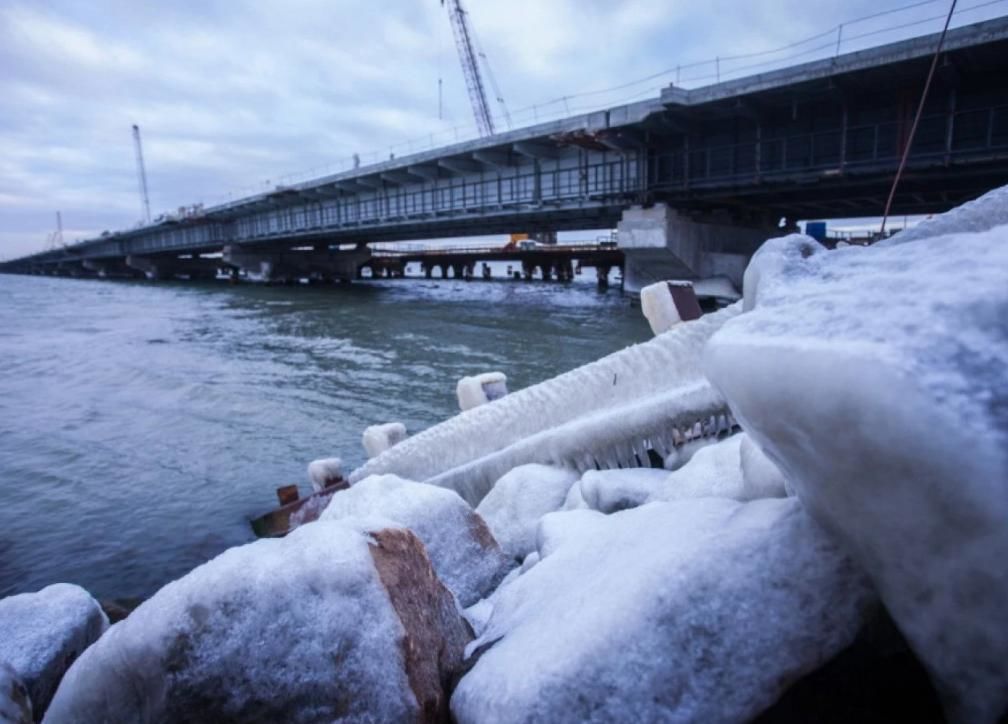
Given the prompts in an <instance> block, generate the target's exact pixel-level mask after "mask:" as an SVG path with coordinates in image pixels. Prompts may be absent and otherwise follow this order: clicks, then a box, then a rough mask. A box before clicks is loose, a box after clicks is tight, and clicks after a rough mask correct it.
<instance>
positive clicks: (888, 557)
mask: <svg viewBox="0 0 1008 724" xmlns="http://www.w3.org/2000/svg"><path fill="white" fill-rule="evenodd" d="M1006 209H1008V190H1006V189H1000V190H999V191H998V192H995V193H994V194H993V195H988V197H985V199H981V200H980V201H978V202H976V203H975V204H973V205H968V206H967V207H963V208H962V209H959V210H955V211H953V212H950V213H949V214H948V215H947V219H946V220H940V219H936V220H934V221H932V222H929V223H928V224H927V225H926V226H925V225H923V224H922V225H921V226H920V227H918V229H921V231H918V230H917V229H914V230H911V231H909V232H903V233H901V234H899V235H897V236H894V237H893V239H892V241H893V243H891V244H885V245H881V244H880V245H876V246H874V247H869V248H860V247H850V248H847V249H841V250H837V251H831V252H824V251H823V252H818V251H817V252H815V253H812V254H809V255H807V256H803V255H802V254H801V252H800V249H801V247H802V246H803V245H805V244H807V242H806V241H803V240H802V239H794V238H792V240H791V241H790V242H787V241H786V240H775V241H776V242H778V244H776V245H775V246H776V247H777V248H766V247H765V248H764V249H761V250H760V252H759V253H758V254H757V256H756V257H754V259H753V263H756V261H757V259H762V262H761V267H762V270H761V271H760V272H759V281H758V284H757V285H756V289H755V290H754V296H755V298H754V300H753V301H754V304H755V308H754V309H753V311H751V312H749V313H747V314H743V315H740V316H738V317H737V318H735V319H734V320H732V321H730V322H728V323H727V324H726V325H725V326H724V327H723V328H722V329H721V330H720V331H719V332H718V333H717V334H715V335H714V337H713V338H712V339H711V341H710V343H709V344H708V346H707V349H706V354H705V362H706V369H707V373H708V376H709V377H710V379H711V380H712V381H713V382H714V384H715V385H716V386H717V387H718V388H719V389H720V390H721V391H722V392H723V393H724V394H725V396H726V397H727V399H728V401H729V403H730V405H731V408H732V410H733V411H734V413H735V415H736V417H737V418H738V419H739V420H740V421H741V423H742V425H743V427H744V428H745V429H746V430H747V432H748V433H749V434H750V435H751V436H752V437H753V439H754V440H755V441H756V442H757V443H758V444H759V446H760V447H761V448H762V449H763V450H765V451H766V452H767V455H768V456H769V457H770V458H771V459H772V460H774V461H775V462H776V463H777V464H778V466H779V468H780V469H781V471H782V472H783V474H784V476H785V477H786V478H787V480H788V483H789V484H790V485H792V486H793V487H794V489H795V491H796V493H797V495H798V497H799V498H800V500H801V501H802V503H803V504H804V505H805V507H806V508H807V509H808V510H809V512H810V513H811V514H812V515H814V516H815V517H816V518H818V519H819V520H820V521H821V522H822V523H823V524H824V525H825V526H827V527H829V528H830V529H832V530H833V531H835V532H836V533H838V534H839V537H840V538H841V539H842V541H843V542H844V543H845V545H846V547H847V549H848V550H849V551H850V552H851V553H852V554H853V555H854V556H855V557H856V559H857V560H858V561H859V562H860V563H861V564H862V565H863V566H864V568H865V569H866V571H867V572H868V573H869V574H870V576H871V577H872V578H873V580H874V583H875V584H876V587H877V588H878V590H879V592H880V594H881V596H882V598H883V600H884V602H885V604H886V607H887V608H888V610H889V612H890V613H891V614H892V616H893V618H894V620H895V621H896V622H897V624H898V625H899V627H900V629H901V630H902V631H903V633H904V634H905V635H906V637H907V639H908V640H909V642H910V643H911V645H912V646H913V648H914V650H915V651H916V653H917V654H918V656H920V658H921V659H922V660H923V661H924V662H925V664H926V666H927V667H928V668H929V670H930V671H931V673H932V675H933V677H934V679H935V682H936V684H937V686H938V688H939V690H940V691H941V693H942V694H943V698H944V701H945V706H946V710H947V713H948V714H949V716H950V718H952V719H953V720H958V721H969V722H985V721H993V720H995V719H997V717H999V716H1001V715H1003V714H1004V713H1005V712H1006V709H1008V665H1006V664H1005V662H1006V661H1008V626H1006V625H1005V611H1008V567H1006V566H1005V560H1006V559H1008V524H1006V521H1008V488H1006V481H1008V383H1006V380H1008V324H1006V322H1005V320H1006V319H1008V226H999V227H994V228H991V229H989V230H987V231H981V232H979V233H954V232H955V231H956V229H958V228H960V225H959V221H962V220H965V221H964V223H965V222H968V223H967V224H966V226H967V227H968V228H983V227H984V226H986V223H982V222H984V220H983V219H980V218H978V216H983V214H988V216H989V215H991V214H994V213H995V212H997V213H1000V214H1001V215H1002V218H1003V216H1004V214H1005V213H1008V211H1006ZM949 220H951V221H949ZM987 221H988V222H989V221H990V219H989V217H988V219H987ZM925 231H940V232H941V233H940V234H938V235H928V234H925V233H924V232H925ZM904 234H906V236H905V237H904ZM900 237H903V238H904V241H903V242H902V243H896V241H897V240H898V239H899V238H900ZM771 243H772V242H771ZM796 251H797V253H795V252H796ZM750 278H751V276H750V274H749V272H748V271H747V273H746V283H747V288H746V289H745V295H746V300H747V302H748V301H749V299H750V291H751V290H750V289H749V287H748V284H749V281H750Z"/></svg>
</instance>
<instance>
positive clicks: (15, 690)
mask: <svg viewBox="0 0 1008 724" xmlns="http://www.w3.org/2000/svg"><path fill="white" fill-rule="evenodd" d="M33 721H35V719H34V718H33V717H32V705H31V698H30V697H29V696H28V687H27V686H25V685H24V682H22V681H21V678H20V677H19V676H18V674H17V672H16V671H14V667H12V666H11V665H10V664H8V663H6V662H4V661H0V722H3V724H32V722H33Z"/></svg>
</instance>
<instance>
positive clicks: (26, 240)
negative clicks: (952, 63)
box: [0, 0, 999, 257]
mask: <svg viewBox="0 0 1008 724" xmlns="http://www.w3.org/2000/svg"><path fill="white" fill-rule="evenodd" d="M465 4H466V7H467V8H468V10H469V13H470V18H471V22H472V24H473V26H474V27H475V29H476V33H477V36H478V38H479V40H480V42H481V44H482V47H483V49H484V50H485V51H486V54H487V56H488V58H489V60H490V64H491V66H492V68H493V72H494V75H495V77H496V79H497V82H498V84H499V85H500V88H501V91H502V94H503V96H504V98H505V99H506V101H507V103H508V106H509V108H510V109H511V110H512V112H513V114H514V115H515V117H516V119H517V120H519V121H522V122H523V123H528V122H531V121H532V120H533V119H534V118H540V119H541V118H542V117H543V116H544V114H548V113H557V112H560V111H562V110H564V109H565V108H570V109H571V110H574V109H576V108H580V107H583V106H584V105H586V104H596V105H598V104H603V103H617V102H621V101H626V100H628V99H633V98H640V97H644V96H647V95H653V94H654V93H656V92H657V89H658V88H660V87H661V86H663V85H665V84H667V83H668V82H669V81H670V80H673V79H674V69H675V67H676V66H677V65H685V64H688V63H690V62H692V61H696V60H706V59H710V58H712V57H714V56H716V55H720V56H722V57H725V56H730V55H737V54H741V53H746V52H753V51H760V50H765V49H768V48H774V47H778V46H780V45H783V44H786V43H788V42H790V41H793V40H795V39H800V38H802V37H806V36H809V35H813V34H815V33H818V32H820V31H822V30H826V29H829V28H830V27H833V26H835V25H836V24H837V23H840V22H844V21H846V20H848V19H850V18H851V17H857V16H861V15H866V14H870V13H874V12H877V11H879V10H884V9H885V8H886V7H897V6H898V5H897V4H896V3H891V4H889V5H888V6H886V5H885V4H884V3H882V4H880V3H879V2H877V1H873V0H853V1H850V0H826V1H824V2H818V3H816V4H815V5H814V7H812V6H809V5H808V4H807V3H806V2H804V0H751V1H750V2H746V3H742V2H737V0H731V1H729V0H708V2H704V3H695V2H687V1H686V0H507V1H504V0H467V2H466V3H465ZM943 8H945V3H944V2H937V0H936V2H935V3H932V4H931V5H926V6H922V7H920V8H918V9H916V10H913V11H911V16H910V17H912V18H923V17H928V16H930V15H934V14H936V13H939V14H940V12H941V11H942V10H943ZM997 12H999V8H998V7H997V6H995V7H993V9H992V10H991V11H990V13H991V14H997ZM900 17H901V18H904V17H906V16H900ZM978 19H981V17H979V16H978V15H977V14H976V13H974V14H973V15H972V16H970V17H969V18H967V20H966V21H975V20H978ZM872 22H885V19H883V20H881V21H872ZM872 27H875V26H873V25H871V23H868V24H864V25H863V29H865V28H867V29H870V28H872ZM929 29H930V27H929V26H921V27H919V28H914V29H911V30H908V31H907V33H915V32H926V31H927V30H929ZM885 39H886V38H885V37H879V38H876V39H875V41H876V42H880V41H882V40H885ZM871 40H872V39H871V38H866V39H865V40H864V41H863V42H870V41H871ZM710 67H713V66H709V67H708V69H707V70H705V69H703V68H701V71H702V72H712V71H711V70H709V68H710ZM726 67H730V65H728V66H726ZM0 69H2V70H0V97H2V98H3V99H4V112H3V113H0V257H13V256H19V255H22V254H25V253H30V252H32V251H35V250H38V249H40V248H42V247H43V246H44V242H45V238H46V235H47V234H48V233H49V232H50V231H51V230H52V229H53V227H54V216H55V211H56V209H60V210H62V212H63V219H64V223H65V224H66V226H67V228H68V229H73V232H72V234H73V235H74V236H83V237H87V236H91V235H96V234H97V233H99V232H100V231H102V230H104V229H117V228H127V227H130V226H132V225H133V224H134V223H136V220H137V218H138V217H139V209H140V202H139V197H138V192H137V180H136V170H135V166H134V158H133V147H132V139H131V136H130V127H131V125H132V124H133V123H137V124H139V125H140V127H141V130H142V133H143V138H144V151H145V159H146V162H147V170H148V177H149V186H150V193H151V203H152V210H153V211H154V213H155V214H157V213H159V212H161V211H163V210H168V209H173V208H177V207H179V206H182V205H186V204H191V203H194V202H197V201H203V202H206V203H209V202H211V201H215V200H216V201H220V200H225V199H227V198H228V197H229V194H230V195H231V197H234V196H235V195H237V194H239V193H240V192H242V191H244V192H252V191H256V190H261V189H262V188H263V185H264V183H265V182H266V181H267V180H270V181H271V183H276V182H277V181H278V180H279V179H281V178H283V177H285V176H286V175H287V174H291V173H293V172H306V171H308V170H309V169H316V170H318V173H319V174H321V173H324V172H325V171H326V169H327V168H328V167H330V166H331V164H333V163H334V162H337V161H341V160H342V159H346V158H349V157H350V156H351V154H353V153H360V154H361V155H362V156H364V157H365V158H366V157H367V154H368V152H371V151H375V152H377V154H378V155H379V157H383V158H384V157H387V156H388V152H389V146H390V145H393V144H401V143H402V142H404V141H408V140H411V139H412V140H414V141H415V140H417V139H422V138H427V139H430V138H431V137H432V136H433V137H435V138H437V137H440V138H444V139H450V138H452V137H453V135H452V134H453V131H452V127H453V126H455V125H457V124H458V125H466V126H471V125H472V123H473V120H472V113H471V110H470V107H469V101H468V96H467V93H466V88H465V84H464V82H463V79H462V73H461V70H460V68H459V61H458V57H457V55H456V51H455V44H454V40H453V38H452V34H451V30H450V26H449V22H448V17H447V14H446V12H445V10H444V8H443V7H441V5H440V3H439V2H437V0H415V1H413V2H407V1H406V0H382V1H380V2H365V1H364V0H343V1H341V0H297V1H296V2H291V3H286V4H280V3H275V2H267V1H266V0H245V1H244V2H236V1H232V0H176V1H175V2H172V3H137V2H135V1H132V0H104V1H103V2H85V1H83V0H6V1H5V3H4V4H3V6H2V7H0ZM663 70H670V71H672V74H666V75H664V76H662V77H660V78H655V79H651V80H649V81H646V82H641V83H638V84H636V85H631V86H629V87H627V88H624V89H622V90H620V91H614V92H612V93H600V94H596V95H591V96H583V97H578V98H574V97H569V98H567V99H566V100H564V99H563V98H564V97H565V96H575V95H576V94H577V93H579V92H582V91H591V90H595V89H605V88H609V87H612V86H617V85H621V84H625V83H627V81H632V80H634V79H639V78H642V77H644V76H648V75H651V74H654V73H656V72H658V71H663ZM439 77H440V78H442V79H443V89H444V116H445V117H444V119H443V120H442V119H439V118H438V100H437V87H438V78H439ZM550 101H553V102H552V103H550ZM533 106H534V107H535V108H534V110H533ZM521 109H527V110H525V111H522V110H521ZM405 149H406V146H397V147H396V152H397V154H401V153H404V152H406V151H405ZM67 236H68V237H70V238H73V237H71V236H70V234H69V233H68V235H67Z"/></svg>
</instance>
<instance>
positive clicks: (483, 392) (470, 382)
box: [455, 372, 507, 412]
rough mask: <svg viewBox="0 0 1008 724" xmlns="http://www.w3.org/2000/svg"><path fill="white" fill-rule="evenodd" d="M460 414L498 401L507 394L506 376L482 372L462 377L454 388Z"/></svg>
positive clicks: (498, 373) (501, 373)
mask: <svg viewBox="0 0 1008 724" xmlns="http://www.w3.org/2000/svg"><path fill="white" fill-rule="evenodd" d="M455 394H456V395H458V403H459V409H460V410H462V412H465V411H466V410H471V409H472V408H474V407H479V406H480V405H485V404H486V403H488V402H492V401H493V400H497V399H500V398H501V397H504V395H506V394H507V376H506V375H505V374H504V373H503V372H484V373H483V374H480V375H473V376H472V377H463V378H462V379H460V380H459V381H458V384H457V385H456V386H455Z"/></svg>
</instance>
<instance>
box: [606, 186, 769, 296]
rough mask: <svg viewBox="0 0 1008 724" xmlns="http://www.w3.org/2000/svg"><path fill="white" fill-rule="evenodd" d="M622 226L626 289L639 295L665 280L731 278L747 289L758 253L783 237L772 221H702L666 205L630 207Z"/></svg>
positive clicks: (725, 218) (621, 223)
mask: <svg viewBox="0 0 1008 724" xmlns="http://www.w3.org/2000/svg"><path fill="white" fill-rule="evenodd" d="M617 228H618V231H619V245H620V248H621V249H622V250H623V253H624V258H625V263H624V264H625V265H624V271H623V288H624V290H625V291H627V292H629V293H630V294H632V295H634V296H637V295H639V294H640V290H641V287H644V286H647V285H648V284H652V283H654V282H657V281H662V280H665V279H705V278H709V277H726V278H728V279H729V280H730V281H731V282H732V283H733V284H734V285H735V287H736V288H737V289H738V290H740V291H741V289H742V274H743V273H744V272H745V268H746V265H747V264H748V263H749V259H750V258H751V257H752V255H753V253H754V252H755V251H756V249H758V248H759V247H760V245H761V244H762V243H763V242H764V241H765V240H766V239H769V238H771V237H772V236H779V235H780V233H781V229H779V228H777V226H776V225H774V224H773V223H772V221H771V220H769V219H767V220H764V221H763V222H762V223H760V222H755V223H754V222H752V221H751V220H745V221H741V220H736V219H732V218H727V217H713V218H705V219H702V220H697V219H693V218H690V217H687V216H684V215H681V214H679V213H678V212H676V211H675V210H674V209H671V208H670V207H668V206H667V205H665V204H664V203H659V204H655V205H654V206H651V207H649V208H642V207H640V206H632V207H630V208H629V209H627V210H626V211H624V212H623V216H622V219H621V220H620V222H619V225H618V227H617Z"/></svg>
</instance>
